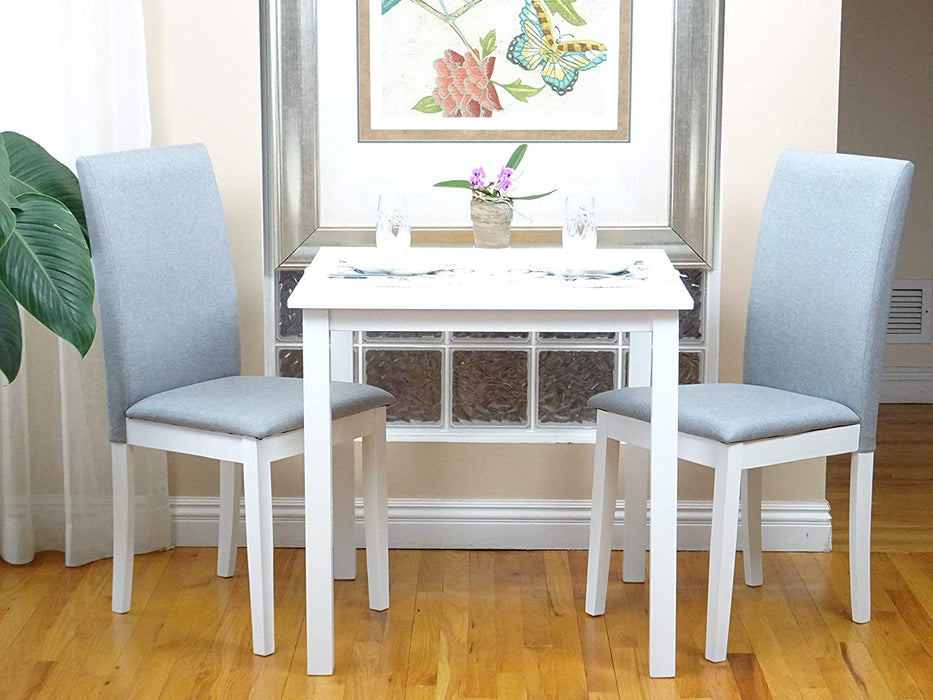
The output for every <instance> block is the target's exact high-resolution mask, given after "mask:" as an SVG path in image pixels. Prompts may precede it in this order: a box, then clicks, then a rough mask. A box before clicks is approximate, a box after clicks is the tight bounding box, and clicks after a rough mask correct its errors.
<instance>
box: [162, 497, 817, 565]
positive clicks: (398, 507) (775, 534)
mask: <svg viewBox="0 0 933 700" xmlns="http://www.w3.org/2000/svg"><path fill="white" fill-rule="evenodd" d="M272 511H273V518H274V522H275V530H274V541H275V546H276V547H300V546H302V543H303V541H304V525H303V523H304V506H303V501H302V499H301V498H276V499H274V500H273V506H272ZM171 513H172V536H173V541H174V542H175V544H176V546H179V547H186V546H187V547H203V546H216V544H217V520H218V513H219V506H218V499H217V498H216V497H214V498H204V497H191V496H176V497H174V498H172V499H171ZM589 515H590V504H589V501H574V500H443V499H419V498H390V499H389V546H390V547H393V548H400V549H586V547H587V541H588V537H589ZM624 515H625V514H624V505H623V503H622V502H620V504H619V506H618V507H617V509H616V523H617V524H616V528H615V532H614V535H613V548H615V549H620V548H621V546H622V524H621V523H622V522H623V521H624ZM362 516H363V511H362V501H361V500H360V499H357V503H356V520H357V526H356V537H357V543H358V546H362V545H363V529H362ZM649 517H650V516H649ZM240 520H241V526H240V533H239V536H240V538H241V542H240V545H241V546H243V545H244V544H245V538H244V533H243V524H242V521H243V513H242V509H241V513H240ZM677 521H678V526H677V536H678V548H679V549H681V550H694V551H695V550H705V549H709V535H710V526H711V522H712V503H711V502H710V501H680V502H679V503H678V506H677ZM762 544H763V548H764V549H765V550H767V551H805V552H826V551H830V550H831V549H832V522H831V518H830V514H829V504H828V503H827V502H826V501H819V502H813V501H766V502H765V503H763V504H762Z"/></svg>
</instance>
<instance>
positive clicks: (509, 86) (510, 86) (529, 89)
mask: <svg viewBox="0 0 933 700" xmlns="http://www.w3.org/2000/svg"><path fill="white" fill-rule="evenodd" d="M496 85H498V86H499V87H501V88H505V89H506V90H507V91H508V93H509V94H510V95H511V96H512V97H514V98H515V99H516V100H518V101H519V102H527V101H528V98H529V97H534V96H535V95H537V94H538V93H539V92H541V91H542V90H543V89H544V86H543V85H542V86H541V87H533V86H531V85H525V84H524V83H523V82H522V79H521V78H517V79H515V80H513V81H512V82H511V83H496Z"/></svg>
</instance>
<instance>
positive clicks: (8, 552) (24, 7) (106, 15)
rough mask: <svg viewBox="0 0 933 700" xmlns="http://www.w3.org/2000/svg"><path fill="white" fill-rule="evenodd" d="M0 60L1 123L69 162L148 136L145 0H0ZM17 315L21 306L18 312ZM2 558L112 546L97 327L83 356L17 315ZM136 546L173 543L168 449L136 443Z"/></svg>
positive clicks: (1, 495)
mask: <svg viewBox="0 0 933 700" xmlns="http://www.w3.org/2000/svg"><path fill="white" fill-rule="evenodd" d="M0 5H2V12H0V15H2V17H3V24H4V27H5V28H6V31H5V32H4V39H3V41H2V42H0V60H2V65H5V66H7V67H11V68H12V67H14V66H17V65H19V66H22V67H23V70H21V71H14V73H15V74H17V75H18V77H17V78H16V80H15V88H14V86H13V85H11V84H10V83H9V82H7V85H6V87H5V88H3V100H2V101H0V130H12V131H18V132H20V133H22V134H24V135H26V136H28V137H29V138H32V139H33V140H35V141H37V142H39V143H40V144H41V145H42V146H44V147H45V148H46V149H47V150H48V151H49V152H50V153H51V154H52V155H53V156H55V157H56V158H58V159H59V160H61V161H62V162H63V163H65V164H67V165H69V166H71V167H73V166H74V162H75V158H76V157H77V156H79V155H84V154H91V153H101V152H105V151H114V150H124V149H129V148H141V147H145V146H148V145H149V144H150V122H149V98H148V87H147V82H146V50H145V37H144V33H143V12H142V0H82V2H74V1H73V0H32V2H28V3H23V2H12V1H7V0H4V1H3V2H2V3H0ZM24 315H25V314H24ZM0 431H2V432H0V557H2V558H3V559H4V560H6V561H7V562H10V563H25V562H28V561H30V560H31V559H32V556H33V553H34V552H35V551H39V550H44V549H56V550H63V551H64V552H65V563H66V564H67V565H68V566H78V565H81V564H84V563H87V562H89V561H93V560H95V559H100V558H103V557H109V556H111V554H112V551H113V534H112V525H111V523H112V507H111V504H112V491H111V475H110V446H109V442H108V441H107V431H108V429H107V403H106V388H105V385H104V371H103V360H102V357H101V350H100V340H99V333H98V339H97V340H95V342H94V345H93V346H92V348H91V351H90V352H89V353H88V355H87V357H85V358H83V359H82V358H81V357H80V356H79V355H78V353H77V351H76V350H75V349H74V348H73V347H71V346H70V345H67V344H66V343H64V342H62V341H57V340H56V339H55V338H54V336H53V335H52V334H51V333H50V332H49V331H47V330H45V329H44V328H42V327H40V326H39V325H38V324H37V323H35V322H34V321H32V320H31V319H29V320H27V321H26V323H25V348H24V362H23V369H22V370H21V372H20V376H19V377H17V379H16V380H15V381H14V382H13V383H12V384H11V385H5V386H0ZM136 454H137V455H138V457H139V459H138V460H137V498H136V517H137V526H136V549H137V551H138V552H146V551H153V550H156V549H164V548H165V547H168V546H170V545H171V525H170V520H169V510H168V486H167V477H166V467H165V457H164V455H163V454H161V453H152V452H149V451H147V450H137V451H136Z"/></svg>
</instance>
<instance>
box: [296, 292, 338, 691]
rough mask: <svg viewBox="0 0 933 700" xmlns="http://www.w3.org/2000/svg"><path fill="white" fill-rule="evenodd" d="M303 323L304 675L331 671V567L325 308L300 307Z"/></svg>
mask: <svg viewBox="0 0 933 700" xmlns="http://www.w3.org/2000/svg"><path fill="white" fill-rule="evenodd" d="M302 326H303V353H304V412H305V416H304V437H305V595H306V598H307V619H306V625H305V630H306V632H307V637H308V675H312V676H329V675H332V674H333V672H334V567H333V499H332V493H333V492H332V489H333V479H332V477H333V472H332V465H331V419H330V350H329V340H330V338H329V336H330V322H329V320H328V314H327V312H326V311H319V310H312V309H305V311H304V319H303V324H302Z"/></svg>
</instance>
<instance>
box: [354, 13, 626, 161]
mask: <svg viewBox="0 0 933 700" xmlns="http://www.w3.org/2000/svg"><path fill="white" fill-rule="evenodd" d="M631 2H632V0H358V13H359V16H358V32H359V40H358V67H359V68H358V75H359V86H358V97H359V140H360V141H361V142H366V141H464V140H473V141H500V140H509V141H514V140H537V141H623V142H624V141H628V140H629V128H630V101H631V94H630V85H631V62H632V54H631V44H632V40H631V35H632V8H631Z"/></svg>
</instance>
